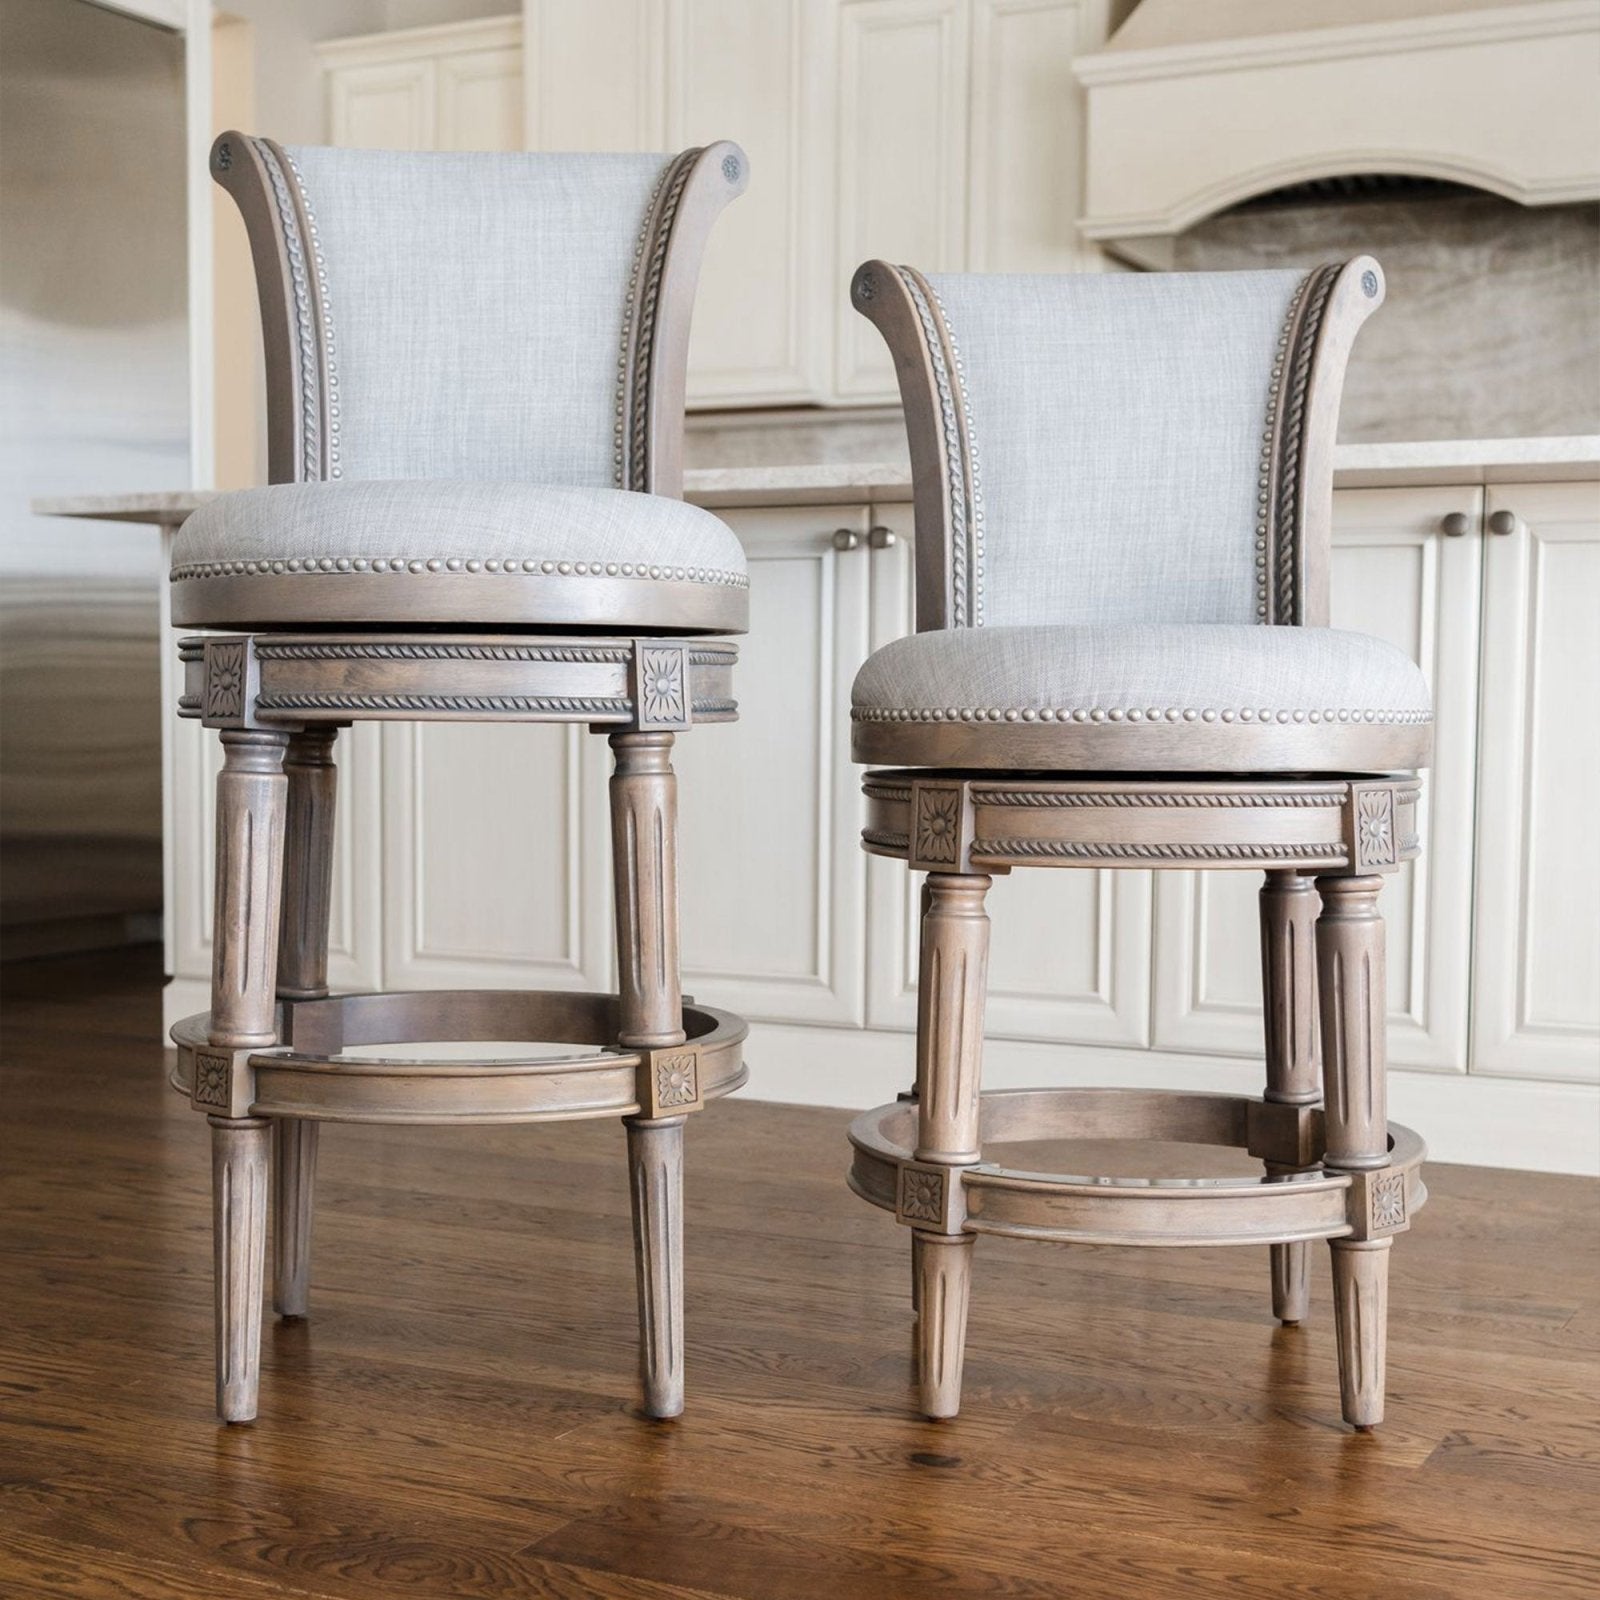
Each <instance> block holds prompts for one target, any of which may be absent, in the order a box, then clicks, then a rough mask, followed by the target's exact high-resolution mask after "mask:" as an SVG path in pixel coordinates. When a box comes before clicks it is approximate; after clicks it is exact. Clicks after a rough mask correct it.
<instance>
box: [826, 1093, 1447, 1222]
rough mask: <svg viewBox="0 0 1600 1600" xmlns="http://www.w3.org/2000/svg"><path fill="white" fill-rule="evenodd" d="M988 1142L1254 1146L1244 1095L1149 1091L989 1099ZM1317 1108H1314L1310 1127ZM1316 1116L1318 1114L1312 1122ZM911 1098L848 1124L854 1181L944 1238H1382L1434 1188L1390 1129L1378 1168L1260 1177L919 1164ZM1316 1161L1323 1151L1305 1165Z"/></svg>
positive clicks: (1412, 1140)
mask: <svg viewBox="0 0 1600 1600" xmlns="http://www.w3.org/2000/svg"><path fill="white" fill-rule="evenodd" d="M980 1104H981V1118H980V1131H981V1137H982V1140H983V1141H984V1143H985V1144H987V1143H988V1142H990V1141H1004V1140H1022V1139H1064V1138H1073V1139H1146V1140H1157V1139H1158V1140H1163V1141H1170V1142H1176V1143H1188V1144H1208V1145H1223V1146H1231V1147H1235V1148H1239V1149H1246V1148H1249V1147H1250V1143H1251V1132H1252V1128H1253V1126H1254V1122H1255V1110H1256V1109H1258V1108H1259V1107H1260V1106H1261V1105H1262V1102H1261V1101H1258V1100H1252V1099H1251V1098H1250V1097H1249V1096H1246V1095H1222V1094H1191V1093H1186V1092H1176V1091H1161V1090H1145V1089H1004V1090H997V1091H993V1092H991V1093H988V1094H985V1095H983V1096H982V1097H981V1102H980ZM1314 1115H1315V1114H1314V1113H1310V1112H1308V1113H1307V1118H1306V1120H1307V1121H1308V1123H1309V1122H1310V1121H1311V1118H1312V1117H1313V1116H1314ZM1316 1120H1317V1121H1319V1122H1320V1118H1317V1119H1316ZM916 1132H917V1106H916V1102H915V1101H896V1102H895V1103H894V1104H893V1105H887V1106H879V1107H877V1108H876V1109H875V1110H872V1111H867V1112H863V1113H862V1114H861V1115H860V1116H859V1117H857V1118H856V1120H855V1122H854V1123H852V1124H851V1128H850V1143H851V1145H852V1146H853V1147H854V1151H855V1156H854V1161H853V1164H852V1166H851V1171H850V1187H851V1188H852V1189H854V1190H855V1192H856V1193H857V1194H858V1195H860V1196H861V1198H862V1199H864V1200H867V1201H870V1202H871V1203H872V1204H873V1205H875V1206H879V1207H881V1208H882V1209H884V1210H885V1211H892V1212H894V1213H895V1215H896V1217H897V1219H898V1220H899V1221H901V1222H905V1223H908V1224H910V1225H911V1226H913V1227H916V1228H919V1229H923V1230H926V1231H932V1232H935V1233H947V1234H953V1233H995V1234H1005V1235H1009V1236H1011V1237H1013V1238H1024V1239H1050V1240H1056V1241H1060V1242H1063V1243H1074V1244H1129V1245H1133V1244H1137V1245H1191V1244H1196V1245H1197V1244H1286V1243H1290V1242H1293V1241H1295V1240H1300V1239H1339V1238H1351V1237H1355V1238H1382V1237H1386V1236H1388V1235H1389V1234H1393V1233H1398V1232H1400V1231H1401V1230H1402V1229H1404V1228H1406V1227H1407V1226H1409V1224H1410V1219H1411V1217H1412V1215H1413V1214H1414V1213H1415V1212H1417V1211H1418V1210H1420V1209H1421V1208H1422V1205H1423V1203H1424V1202H1425V1201H1426V1199H1427V1189H1426V1188H1425V1187H1424V1185H1423V1182H1422V1173H1421V1166H1422V1161H1423V1159H1424V1157H1425V1155H1426V1153H1427V1152H1426V1150H1425V1148H1424V1146H1423V1143H1422V1140H1421V1139H1419V1138H1418V1137H1417V1135H1416V1134H1414V1133H1413V1132H1412V1131H1411V1130H1410V1129H1409V1128H1402V1127H1400V1126H1398V1125H1397V1124H1395V1123H1390V1125H1389V1162H1388V1165H1387V1166H1385V1167H1382V1168H1380V1169H1378V1170H1377V1171H1374V1172H1340V1171H1334V1170H1331V1169H1324V1168H1323V1167H1321V1166H1320V1165H1316V1166H1312V1167H1311V1168H1310V1170H1309V1171H1305V1172H1299V1173H1289V1174H1275V1175H1272V1176H1266V1175H1263V1176H1261V1177H1254V1176H1248V1177H1229V1178H1150V1177H1096V1176H1087V1175H1066V1174H1058V1173H1046V1172H1030V1171H1023V1170H1019V1169H1015V1168H1011V1167H1006V1166H1002V1165H1000V1164H998V1163H996V1162H993V1161H980V1162H978V1163H977V1164H976V1165H972V1166H942V1165H939V1164H937V1163H933V1162H924V1161H918V1160H917V1159H916V1157H915V1155H914V1150H915V1146H916ZM1310 1159H1311V1161H1312V1162H1316V1161H1318V1160H1319V1159H1320V1151H1318V1152H1314V1153H1312V1154H1311V1157H1310Z"/></svg>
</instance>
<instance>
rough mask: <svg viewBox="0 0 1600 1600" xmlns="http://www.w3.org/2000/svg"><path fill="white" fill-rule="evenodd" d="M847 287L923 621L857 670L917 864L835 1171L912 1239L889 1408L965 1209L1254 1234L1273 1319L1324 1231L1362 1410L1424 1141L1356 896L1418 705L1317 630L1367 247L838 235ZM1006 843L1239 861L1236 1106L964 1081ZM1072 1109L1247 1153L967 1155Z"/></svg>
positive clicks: (1323, 617)
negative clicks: (1253, 1028) (1111, 245)
mask: <svg viewBox="0 0 1600 1600" xmlns="http://www.w3.org/2000/svg"><path fill="white" fill-rule="evenodd" d="M852 294H853V298H854V302H855V305H856V308H857V309H858V310H859V311H861V312H862V313H863V314H864V315H866V316H867V317H869V318H871V319H872V321H873V322H874V323H875V324H876V325H877V326H878V328H879V330H880V331H881V332H882V334H883V336H884V338H885V340H886V341H887V343H888V345H889V347H890V349H891V350H892V352H893V355H894V359H895V365H896V368H897V371H898V375H899V381H900V391H901V394H902V397H903V398H904V401H905V409H906V425H907V429H908V432H909V436H910V444H911V460H912V469H913V475H914V478H915V496H916V536H917V550H916V582H917V628H918V630H919V631H918V632H917V633H915V634H913V635H912V636H910V637H909V638H905V639H900V640H897V641H895V642H894V643H892V644H890V645H888V646H886V647H885V648H884V649H882V650H880V651H878V652H877V653H876V654H875V655H874V656H873V657H872V658H871V659H870V660H869V661H868V662H867V663H866V665H865V666H864V667H863V668H862V670H861V673H860V675H859V676H858V677H857V679H856V683H855V689H854V694H853V712H852V715H853V730H852V742H853V749H854V754H855V757H856V759H857V760H858V761H861V762H865V763H889V764H891V765H892V768H893V769H894V770H879V771H873V772H869V773H868V774H867V776H866V779H865V788H866V794H867V799H868V816H867V824H866V827H865V829H864V831H863V835H862V839H863V843H864V845H865V847H866V849H868V850H870V851H872V852H874V853H876V854H878V855H884V856H892V857H894V858H896V859H899V860H903V861H905V862H906V863H907V865H908V866H909V867H910V868H911V870H912V871H915V872H926V873H927V874H928V877H927V883H926V889H925V892H924V900H923V905H924V911H923V918H922V955H921V978H920V986H919V999H918V1012H917V1093H916V1098H915V1100H914V1102H902V1103H898V1104H896V1105H892V1106H886V1107H882V1108H880V1109H878V1110H876V1111H871V1112H868V1113H866V1114H865V1115H864V1116H862V1117H861V1118H859V1119H858V1120H857V1121H856V1123H855V1124H854V1126H853V1128H852V1130H851V1141H852V1143H853V1145H854V1147H855V1156H854V1166H853V1169H852V1175H851V1184H852V1187H853V1188H855V1190H856V1191H857V1193H859V1194H860V1195H862V1196H863V1197H864V1198H865V1199H867V1200H870V1201H871V1202H872V1203H873V1204H875V1205H879V1206H882V1207H883V1208H884V1209H885V1210H891V1211H893V1212H894V1213H895V1216H896V1217H897V1219H898V1220H899V1221H901V1222H903V1223H905V1224H907V1225H908V1226H909V1227H910V1228H911V1230H912V1234H911V1237H912V1257H913V1279H914V1284H915V1290H914V1299H915V1304H916V1306H917V1309H918V1353H919V1362H920V1380H921V1404H922V1409H923V1410H924V1411H925V1412H926V1413H927V1415H928V1416H930V1417H950V1416H954V1415H955V1414H956V1412H957V1410H958V1408H959V1405H960V1399H961V1366H962V1352H963V1347H964V1342H965V1337H966V1319H967V1300H968V1284H969V1280H970V1275H971V1263H972V1248H973V1242H974V1240H975V1238H976V1236H977V1235H978V1234H980V1233H997V1234H1007V1235H1011V1236H1013V1237H1020V1238H1029V1239H1050V1240H1061V1241H1069V1242H1070V1241H1077V1242H1082V1243H1091V1244H1143V1245H1176V1244H1270V1245H1271V1256H1272V1301H1273V1309H1274V1312H1275V1313H1276V1315H1277V1316H1278V1317H1279V1318H1280V1319H1281V1320H1282V1321H1284V1322H1286V1323H1294V1322H1298V1321H1300V1320H1301V1318H1303V1317H1304V1316H1305V1314H1306V1308H1307V1292H1308V1291H1307V1277H1306V1274H1307V1250H1308V1245H1309V1242H1310V1241H1312V1240H1315V1239H1327V1240H1328V1241H1329V1242H1330V1244H1331V1246H1332V1255H1333V1277H1334V1290H1335V1297H1334V1310H1335V1316H1336V1319H1337V1325H1338V1342H1339V1367H1340V1385H1341V1390H1342V1396H1343V1410H1344V1416H1345V1418H1346V1420H1347V1421H1349V1422H1351V1423H1352V1424H1354V1425H1355V1426H1357V1427H1359V1428H1368V1427H1371V1426H1372V1425H1373V1424H1375V1423H1377V1422H1378V1421H1379V1420H1380V1419H1381V1418H1382V1416H1383V1388H1384V1346H1385V1324H1386V1314H1387V1283H1388V1269H1389V1247H1390V1244H1391V1243H1392V1241H1393V1238H1394V1236H1395V1234H1397V1233H1399V1232H1401V1231H1403V1230H1404V1229H1405V1228H1406V1227H1407V1226H1408V1225H1409V1222H1410V1219H1411V1216H1412V1214H1413V1213H1414V1212H1415V1211H1416V1210H1417V1208H1418V1207H1419V1206H1420V1205H1421V1204H1422V1202H1423V1200H1424V1198H1425V1191H1424V1189H1423V1185H1422V1180H1421V1175H1420V1170H1419V1169H1420V1164H1421V1161H1422V1157H1423V1148H1422V1145H1421V1143H1420V1141H1419V1140H1418V1139H1417V1138H1416V1136H1415V1135H1414V1134H1411V1133H1409V1132H1407V1131H1406V1130H1405V1129H1403V1128H1399V1127H1393V1126H1391V1125H1390V1124H1389V1122H1388V1116H1387V1109H1386V1100H1385V1088H1384V1081H1385V1059H1384V946H1383V923H1382V920H1381V919H1380V916H1379V913H1378V906H1377V901H1378V891H1379V889H1380V887H1381V886H1382V883H1383V875H1384V874H1385V873H1388V872H1392V871H1393V870H1394V869H1395V868H1396V867H1397V866H1398V865H1399V864H1400V863H1401V862H1402V861H1405V860H1409V859H1410V858H1411V857H1413V856H1415V855H1416V854H1417V850H1418V843H1417V837H1416V816H1417V800H1418V795H1419V788H1418V781H1417V778H1416V776H1415V769H1416V768H1418V767H1420V766H1423V765H1425V764H1426V762H1427V759H1428V756H1429V752H1430V740H1431V732H1432V714H1431V711H1430V702H1429V696H1428V689H1427V685H1426V683H1425V682H1424V680H1423V677H1422V674H1421V672H1420V671H1418V669H1417V668H1416V666H1415V665H1414V664H1413V663H1412V662H1411V661H1410V660H1408V659H1407V658H1406V657H1405V656H1404V655H1403V654H1402V653H1401V652H1400V651H1398V650H1396V649H1394V648H1392V647H1391V646H1389V645H1388V644H1385V643H1383V642H1381V641H1379V640H1376V639H1372V638H1368V637H1365V636H1363V635H1359V634H1352V633H1341V632H1336V631H1334V630H1333V629H1331V628H1329V627H1328V625H1327V624H1328V581H1329V579H1328V567H1329V522H1330V518H1331V514H1332V487H1333V443H1334V433H1335V427H1336V423H1337V418H1338V409H1339V393H1340V389H1341V387H1342V385H1343V381H1344V371H1345V365H1346V361H1347V358H1348V355H1349V351H1350V347H1351V344H1352V342H1353V340H1354V337H1355V334H1356V332H1357V330H1358V329H1359V327H1360V326H1361V324H1362V323H1363V322H1364V321H1365V319H1366V318H1367V316H1368V315H1370V314H1371V312H1373V311H1374V310H1376V309H1377V307H1378V306H1379V304H1380V303H1381V302H1382V299H1383V275H1382V273H1381V271H1380V269H1379V267H1378V264H1377V262H1375V261H1373V260H1372V259H1370V258H1369V257H1360V258H1358V259H1356V260H1354V261H1351V262H1349V263H1347V264H1346V265H1344V266H1328V267H1319V268H1318V269H1316V270H1315V271H1313V272H1311V273H1309V274H1305V275H1302V274H1300V273H1297V272H1256V273H1215V274H1203V275H1159V274H1157V275H1150V276H1133V275H1120V274H1119V275H1110V274H1107V275H1105V276H1098V275H1083V276H1077V277H1057V278H1050V277H989V278H984V277H924V276H923V275H922V274H921V273H919V272H915V271H913V270H911V269H910V268H908V267H896V266H891V265H889V264H887V263H885V262H882V261H872V262H868V263H867V264H866V265H865V266H863V267H862V268H861V269H860V270H859V271H858V272H857V273H856V276H855V280H854V283H853V286H852ZM1036 866H1055V867H1067V866H1071V867H1093V868H1100V867H1109V868H1117V867H1139V868H1145V867H1158V868H1166V867H1197V866H1199V867H1229V868H1250V869H1254V870H1257V871H1263V870H1264V871H1265V873H1266V883H1265V887H1264V888H1263V889H1262V892H1261V937H1262V971H1263V975H1264V980H1265V1012H1266V1079H1267V1082H1266V1092H1265V1094H1264V1095H1263V1097H1262V1098H1261V1099H1260V1100H1254V1099H1249V1098H1246V1097H1244V1096H1234V1095H1215V1094H1182V1093H1148V1092H1145V1091H1133V1090H1104V1089H1100V1090H1096V1089H1076V1088H1072V1089H1067V1088H1063V1089H1046V1090H1035V1091H1015V1092H1002V1093H991V1094H983V1093H981V1091H980V1081H979V1080H980V1063H981V1057H982V1049H983V1012H984V990H985V962H986V956H987V950H988V940H989V923H988V918H987V916H986V915H985V912H984V896H985V894H986V892H987V891H988V889H989V886H990V882H991V877H992V874H994V873H997V872H1009V871H1010V870H1011V869H1012V868H1013V867H1036ZM1319 1003H1320V1022H1321V1026H1320V1030H1319V1028H1318V1026H1317V1017H1316V1013H1317V1008H1318V1005H1319ZM1319 1032H1320V1040H1321V1053H1322V1057H1323V1068H1322V1070H1321V1071H1320V1073H1319V1067H1318V1059H1317V1057H1318V1036H1319ZM1324 1099H1325V1102H1326V1103H1325V1105H1324V1104H1323V1103H1322V1102H1323V1101H1324ZM1069 1137H1075V1138H1086V1139H1106V1138H1120V1137H1129V1138H1143V1139H1160V1140H1174V1141H1179V1142H1187V1143H1202V1144H1216V1145H1232V1146H1239V1147H1241V1148H1243V1149H1245V1150H1248V1151H1249V1152H1250V1153H1251V1154H1252V1155H1254V1156H1256V1157H1258V1158H1259V1159H1260V1160H1261V1161H1262V1163H1263V1166H1264V1171H1263V1174H1262V1176H1261V1177H1260V1178H1253V1177H1250V1178H1239V1179H1209V1178H1204V1179H1202V1178H1194V1179H1159V1178H1148V1177H1132V1178H1127V1177H1104V1176H1095V1175H1060V1174H1049V1173H1038V1172H1031V1171H1018V1170H1014V1169H1011V1168H1008V1167H1006V1166H1003V1165H1000V1164H998V1163H997V1162H996V1161H994V1160H992V1159H989V1158H988V1157H987V1156H986V1153H985V1152H986V1147H987V1146H988V1145H989V1144H990V1143H991V1142H999V1141H1004V1140H1018V1139H1058V1138H1069Z"/></svg>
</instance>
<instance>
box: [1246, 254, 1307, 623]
mask: <svg viewBox="0 0 1600 1600" xmlns="http://www.w3.org/2000/svg"><path fill="white" fill-rule="evenodd" d="M1313 276H1314V274H1311V273H1307V274H1306V276H1305V277H1303V278H1302V279H1301V280H1300V282H1299V284H1298V285H1297V286H1296V287H1295V291H1294V293H1293V294H1292V295H1291V296H1290V297H1289V309H1288V310H1287V311H1286V312H1285V313H1284V318H1283V326H1282V328H1281V329H1280V330H1279V332H1278V347H1277V349H1276V350H1275V351H1274V352H1273V355H1272V382H1271V384H1270V385H1269V387H1268V389H1267V415H1266V421H1265V422H1264V424H1263V426H1262V429H1261V464H1260V469H1259V471H1258V472H1257V474H1256V555H1255V567H1256V621H1257V622H1266V621H1267V620H1268V619H1269V613H1270V605H1269V599H1268V597H1269V595H1270V594H1271V592H1272V574H1271V566H1272V550H1271V539H1272V535H1273V532H1274V531H1275V530H1274V529H1273V526H1272V469H1273V464H1274V462H1275V461H1276V460H1277V456H1278V413H1279V411H1280V409H1281V407H1282V404H1283V367H1284V362H1285V361H1286V360H1287V358H1288V353H1289V333H1290V330H1291V329H1292V328H1293V327H1294V319H1295V317H1296V316H1297V315H1298V314H1299V311H1300V302H1301V301H1302V300H1304V299H1305V297H1306V289H1307V288H1308V287H1309V286H1310V283H1311V279H1312V277H1313ZM1276 531H1277V533H1278V536H1279V538H1282V537H1284V535H1285V533H1286V531H1287V530H1284V529H1278V530H1276Z"/></svg>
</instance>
